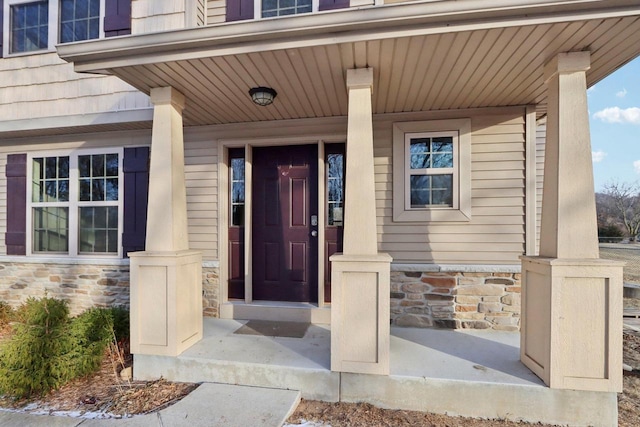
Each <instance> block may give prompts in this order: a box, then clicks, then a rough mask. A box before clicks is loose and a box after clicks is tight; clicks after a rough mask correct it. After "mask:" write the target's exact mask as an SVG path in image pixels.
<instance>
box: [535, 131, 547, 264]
mask: <svg viewBox="0 0 640 427" xmlns="http://www.w3.org/2000/svg"><path fill="white" fill-rule="evenodd" d="M546 132H547V121H546V119H545V120H541V121H540V122H539V123H538V126H536V242H537V243H536V254H537V253H539V251H540V224H541V220H542V186H543V182H544V146H545V141H546Z"/></svg>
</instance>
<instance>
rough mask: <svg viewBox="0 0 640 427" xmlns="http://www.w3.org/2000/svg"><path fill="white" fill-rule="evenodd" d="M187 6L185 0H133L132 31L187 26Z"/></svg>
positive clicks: (154, 30)
mask: <svg viewBox="0 0 640 427" xmlns="http://www.w3.org/2000/svg"><path fill="white" fill-rule="evenodd" d="M185 7H186V5H185V0H162V1H158V0H135V1H133V2H131V33H132V34H144V33H155V32H158V31H169V30H177V29H180V28H185V25H186V22H187V20H186V17H185V13H186V10H185ZM194 13H196V11H195V10H194Z"/></svg>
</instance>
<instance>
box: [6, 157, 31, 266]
mask: <svg viewBox="0 0 640 427" xmlns="http://www.w3.org/2000/svg"><path fill="white" fill-rule="evenodd" d="M5 175H6V177H7V232H6V233H5V244H6V245H7V255H26V253H27V155H26V154H9V155H8V156H7V168H6V172H5Z"/></svg>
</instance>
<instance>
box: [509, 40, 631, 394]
mask: <svg viewBox="0 0 640 427" xmlns="http://www.w3.org/2000/svg"><path fill="white" fill-rule="evenodd" d="M589 67H590V55H589V52H571V53H561V54H559V55H557V56H556V57H554V58H552V59H551V60H550V61H549V62H548V63H547V65H546V66H545V68H544V75H545V80H546V84H547V89H548V92H547V99H548V109H547V114H548V118H547V135H546V147H545V165H544V192H543V200H542V227H541V230H540V256H538V257H523V258H522V321H521V332H520V340H521V341H520V359H521V360H522V362H523V363H524V364H525V365H526V366H527V367H529V369H531V370H532V371H533V372H534V373H535V374H536V375H538V376H539V377H540V378H541V379H542V380H543V381H544V382H545V384H547V385H548V386H550V387H552V388H565V389H576V390H592V391H603V392H619V391H621V390H622V264H621V263H617V262H613V261H606V260H601V259H598V252H599V251H598V235H597V225H596V208H595V195H594V189H593V169H592V162H591V142H590V136H589V114H588V110H587V87H586V71H587V70H588V69H589Z"/></svg>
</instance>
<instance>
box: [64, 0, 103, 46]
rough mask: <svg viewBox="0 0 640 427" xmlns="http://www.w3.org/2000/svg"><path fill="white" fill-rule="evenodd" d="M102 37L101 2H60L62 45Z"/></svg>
mask: <svg viewBox="0 0 640 427" xmlns="http://www.w3.org/2000/svg"><path fill="white" fill-rule="evenodd" d="M99 36H100V0H61V1H60V43H68V42H75V41H79V40H91V39H97V38H98V37H99Z"/></svg>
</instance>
